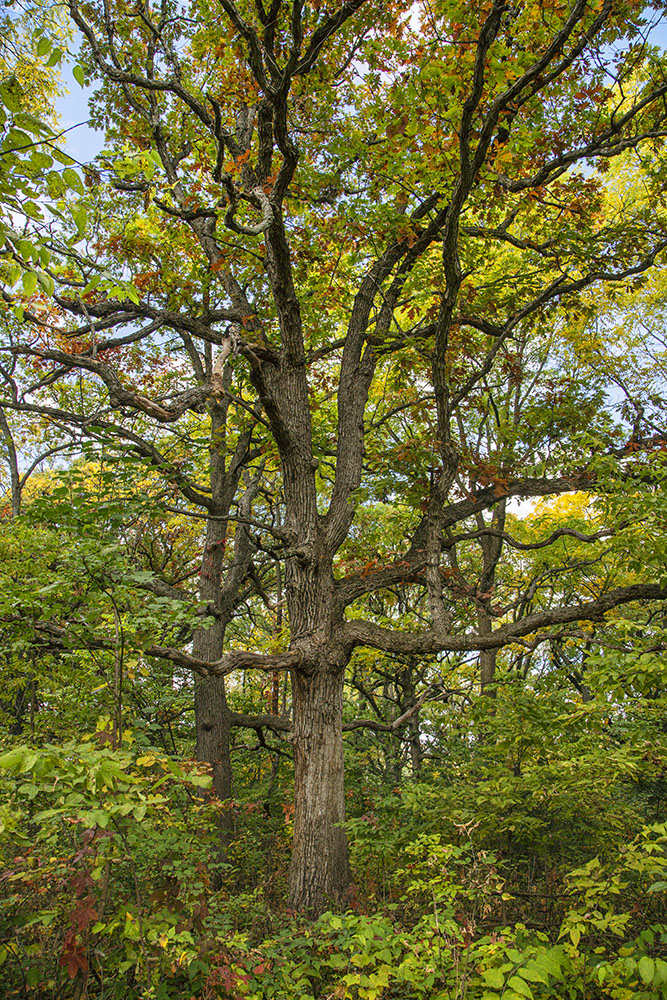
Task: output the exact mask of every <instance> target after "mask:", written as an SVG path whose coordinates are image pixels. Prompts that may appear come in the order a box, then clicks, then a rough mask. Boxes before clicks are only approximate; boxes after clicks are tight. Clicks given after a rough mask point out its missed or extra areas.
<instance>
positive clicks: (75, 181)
mask: <svg viewBox="0 0 667 1000" xmlns="http://www.w3.org/2000/svg"><path fill="white" fill-rule="evenodd" d="M63 180H64V181H65V183H66V184H67V187H68V188H70V189H71V190H72V191H76V192H77V194H83V183H82V181H81V178H80V177H79V175H78V174H77V172H76V170H72V168H71V167H65V169H64V170H63Z"/></svg>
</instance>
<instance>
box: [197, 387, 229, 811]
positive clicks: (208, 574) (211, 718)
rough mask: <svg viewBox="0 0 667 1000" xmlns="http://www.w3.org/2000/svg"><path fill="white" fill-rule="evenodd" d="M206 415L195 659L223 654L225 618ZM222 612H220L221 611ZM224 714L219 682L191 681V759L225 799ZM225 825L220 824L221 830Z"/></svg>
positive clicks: (219, 432) (220, 445) (220, 467)
mask: <svg viewBox="0 0 667 1000" xmlns="http://www.w3.org/2000/svg"><path fill="white" fill-rule="evenodd" d="M209 412H210V414H211V445H210V454H211V464H210V469H209V475H210V483H211V495H212V497H213V499H214V501H215V504H216V506H215V507H214V508H213V511H212V513H213V514H215V515H216V516H214V517H211V518H210V519H209V520H208V522H207V524H206V541H205V543H204V553H203V556H202V563H201V570H200V576H199V597H200V599H201V600H202V601H205V602H206V603H207V604H208V605H209V606H210V607H211V609H212V610H214V611H216V612H217V614H218V617H217V618H216V621H215V623H214V624H213V625H212V626H211V628H208V629H198V630H197V632H196V633H195V635H194V639H193V643H192V654H193V656H196V657H198V658H199V659H201V660H208V661H215V660H219V659H220V657H221V656H222V654H223V650H224V643H225V631H226V629H227V624H228V620H229V618H228V615H227V614H226V613H225V614H223V608H222V575H223V566H224V556H225V543H226V541H227V526H228V522H227V519H226V515H227V513H228V510H229V503H228V501H227V497H226V496H225V486H226V476H225V466H224V445H225V416H226V414H225V411H224V410H223V409H222V407H220V406H219V405H218V403H217V401H216V400H215V399H213V400H211V403H210V405H209ZM226 610H227V609H225V611H226ZM230 721H231V720H230V712H229V708H228V705H227V694H226V692H225V679H224V677H200V676H198V675H197V676H195V733H196V753H197V760H201V761H205V762H206V763H208V764H210V765H211V769H212V772H213V791H214V792H215V794H216V795H217V796H218V798H219V799H221V800H223V801H224V800H225V799H228V798H230V797H231V794H232V769H231V763H230V754H229V741H230V729H231V726H230ZM225 825H226V824H224V823H221V826H225Z"/></svg>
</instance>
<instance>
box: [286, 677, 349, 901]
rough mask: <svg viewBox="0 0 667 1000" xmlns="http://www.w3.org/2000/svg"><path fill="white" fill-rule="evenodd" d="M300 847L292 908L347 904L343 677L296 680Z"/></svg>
mask: <svg viewBox="0 0 667 1000" xmlns="http://www.w3.org/2000/svg"><path fill="white" fill-rule="evenodd" d="M292 697H293V711H294V722H293V737H292V738H293V742H294V800H295V812H294V846H293V852H292V863H291V867H290V876H289V902H290V906H292V907H294V909H298V910H307V911H309V912H311V913H321V912H322V911H323V910H324V909H326V908H327V907H328V906H331V905H338V904H340V903H342V902H344V901H345V897H346V894H347V892H348V890H349V886H350V867H349V860H348V850H347V835H346V833H345V826H344V823H345V789H344V783H343V733H342V723H343V671H341V670H340V668H339V669H336V670H333V669H332V668H331V666H330V665H328V664H327V665H323V666H322V667H321V668H320V669H317V670H316V671H314V672H312V673H308V674H306V673H304V672H302V671H295V672H294V674H293V676H292Z"/></svg>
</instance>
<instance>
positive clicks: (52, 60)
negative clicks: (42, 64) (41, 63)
mask: <svg viewBox="0 0 667 1000" xmlns="http://www.w3.org/2000/svg"><path fill="white" fill-rule="evenodd" d="M62 57H63V50H62V49H54V50H53V52H52V53H51V55H50V57H49V61H48V62H47V64H46V67H47V69H50V68H51V67H52V66H57V64H58V63H59V62H60V60H61V59H62Z"/></svg>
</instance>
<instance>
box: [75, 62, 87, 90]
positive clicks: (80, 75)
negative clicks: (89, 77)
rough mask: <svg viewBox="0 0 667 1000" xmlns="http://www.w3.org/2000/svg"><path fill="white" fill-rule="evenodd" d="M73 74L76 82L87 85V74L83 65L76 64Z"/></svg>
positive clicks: (82, 85) (81, 85)
mask: <svg viewBox="0 0 667 1000" xmlns="http://www.w3.org/2000/svg"><path fill="white" fill-rule="evenodd" d="M72 76H73V77H74V79H75V80H76V82H77V83H78V84H79V86H80V87H84V86H85V82H86V75H85V73H84V69H83V66H75V67H74V68H73V70H72Z"/></svg>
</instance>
